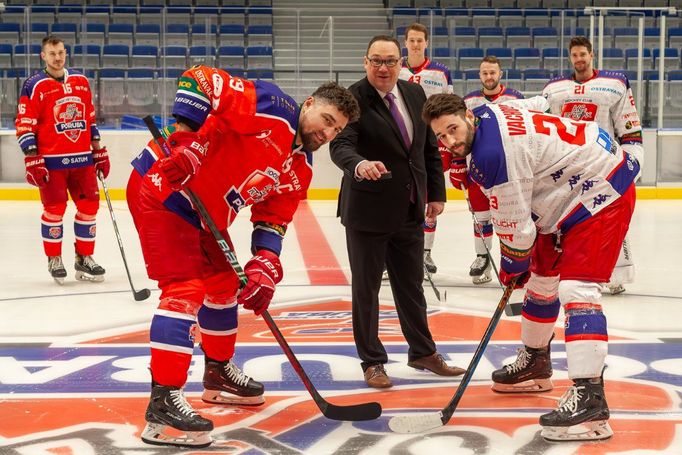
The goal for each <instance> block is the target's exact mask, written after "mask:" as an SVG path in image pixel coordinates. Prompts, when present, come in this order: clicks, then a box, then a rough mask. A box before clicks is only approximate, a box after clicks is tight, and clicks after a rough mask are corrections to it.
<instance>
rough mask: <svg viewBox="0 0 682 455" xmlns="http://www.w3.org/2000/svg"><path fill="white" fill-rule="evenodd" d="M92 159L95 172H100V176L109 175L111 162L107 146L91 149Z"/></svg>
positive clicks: (105, 176)
mask: <svg viewBox="0 0 682 455" xmlns="http://www.w3.org/2000/svg"><path fill="white" fill-rule="evenodd" d="M92 160H93V161H94V162H95V174H99V173H100V172H101V173H102V178H107V176H109V170H110V169H111V164H110V163H109V154H108V153H107V148H106V147H102V148H100V149H97V150H93V151H92Z"/></svg>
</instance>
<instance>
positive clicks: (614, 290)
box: [602, 283, 625, 295]
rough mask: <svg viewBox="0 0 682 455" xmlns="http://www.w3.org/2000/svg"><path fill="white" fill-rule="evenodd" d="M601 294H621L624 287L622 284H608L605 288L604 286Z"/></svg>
mask: <svg viewBox="0 0 682 455" xmlns="http://www.w3.org/2000/svg"><path fill="white" fill-rule="evenodd" d="M602 292H608V293H609V294H611V295H618V294H622V293H623V292H625V286H623V285H622V284H611V283H609V284H607V285H606V286H604V288H603V289H602Z"/></svg>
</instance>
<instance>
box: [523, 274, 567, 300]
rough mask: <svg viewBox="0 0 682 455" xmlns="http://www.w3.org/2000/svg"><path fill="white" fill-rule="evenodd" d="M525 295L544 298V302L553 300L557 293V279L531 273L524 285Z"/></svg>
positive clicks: (556, 277)
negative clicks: (549, 299)
mask: <svg viewBox="0 0 682 455" xmlns="http://www.w3.org/2000/svg"><path fill="white" fill-rule="evenodd" d="M526 293H531V294H533V295H534V296H539V297H541V298H545V300H546V299H548V298H555V297H556V296H557V295H558V293H559V277H558V276H541V275H538V274H536V273H533V272H531V274H530V278H529V279H528V283H527V284H526Z"/></svg>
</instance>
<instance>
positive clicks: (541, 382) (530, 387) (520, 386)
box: [491, 379, 554, 393]
mask: <svg viewBox="0 0 682 455" xmlns="http://www.w3.org/2000/svg"><path fill="white" fill-rule="evenodd" d="M553 388H554V385H553V384H552V380H551V379H530V380H528V381H523V382H519V383H517V384H500V383H497V382H493V385H492V387H491V389H492V390H493V392H498V393H535V392H549V391H550V390H552V389H553Z"/></svg>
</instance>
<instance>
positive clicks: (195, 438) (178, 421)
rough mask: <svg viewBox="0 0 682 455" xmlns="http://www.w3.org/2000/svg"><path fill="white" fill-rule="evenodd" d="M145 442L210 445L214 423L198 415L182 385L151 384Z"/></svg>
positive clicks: (170, 444) (190, 445)
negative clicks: (184, 393) (186, 396)
mask: <svg viewBox="0 0 682 455" xmlns="http://www.w3.org/2000/svg"><path fill="white" fill-rule="evenodd" d="M144 418H145V420H146V421H147V426H145V428H144V431H143V432H142V441H144V442H146V443H147V444H154V445H167V446H178V447H198V448H201V447H208V446H209V445H211V443H212V442H213V439H212V438H211V435H210V432H211V430H213V422H211V421H210V420H208V419H204V418H203V417H201V416H200V415H199V414H197V413H196V412H195V411H194V409H192V406H190V404H189V403H188V402H187V400H186V399H185V396H184V395H183V393H182V389H181V388H179V387H165V386H162V385H159V384H152V395H151V398H150V399H149V405H148V406H147V412H145V415H144Z"/></svg>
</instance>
